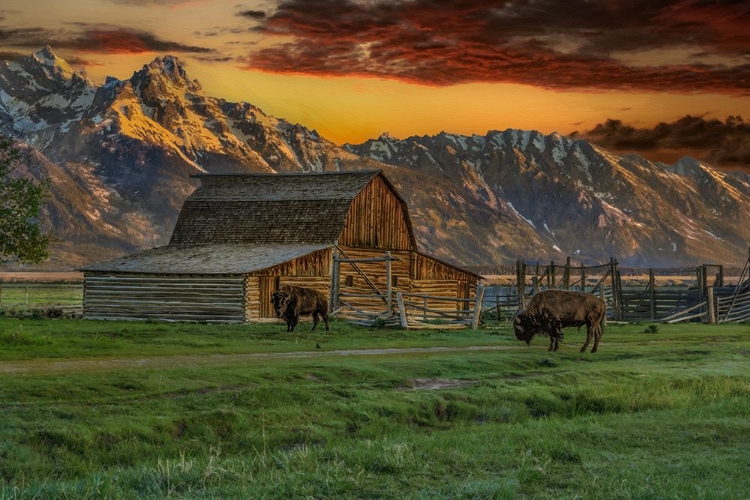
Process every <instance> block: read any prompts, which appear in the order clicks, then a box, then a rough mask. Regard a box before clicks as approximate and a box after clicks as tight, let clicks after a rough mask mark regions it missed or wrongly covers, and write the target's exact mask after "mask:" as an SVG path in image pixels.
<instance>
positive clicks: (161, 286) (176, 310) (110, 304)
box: [83, 273, 245, 323]
mask: <svg viewBox="0 0 750 500" xmlns="http://www.w3.org/2000/svg"><path fill="white" fill-rule="evenodd" d="M244 296H245V279H244V277H243V276H241V275H220V276H216V275H206V276H197V275H171V276H163V275H155V274H107V273H84V297H83V301H84V304H83V307H84V310H85V311H86V318H88V319H121V320H144V319H162V320H170V321H210V322H213V323H241V322H243V321H244V320H245V305H244V300H243V297H244Z"/></svg>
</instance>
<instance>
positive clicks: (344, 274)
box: [339, 247, 411, 312]
mask: <svg viewBox="0 0 750 500" xmlns="http://www.w3.org/2000/svg"><path fill="white" fill-rule="evenodd" d="M342 250H343V251H344V252H345V253H346V257H344V256H343V255H342V256H341V257H342V258H347V257H348V258H350V259H371V258H382V257H385V251H383V250H367V249H361V248H349V247H342ZM390 254H391V257H394V258H397V259H399V260H394V261H392V262H391V280H392V282H393V285H392V291H393V293H394V295H395V293H396V292H399V291H400V292H408V291H409V287H410V286H411V285H410V284H411V257H410V252H408V251H391V252H390ZM357 267H358V268H359V269H360V270H361V271H362V272H363V273H364V274H366V275H367V277H368V278H369V279H370V281H372V282H373V283H374V284H375V286H376V287H377V288H378V290H380V292H381V293H383V294H385V293H386V291H387V290H388V283H387V281H386V265H385V262H366V263H358V264H357ZM339 291H340V292H342V293H352V294H359V295H373V294H375V293H376V292H375V291H374V290H373V289H372V288H371V287H370V286H369V285H368V284H367V282H366V280H365V278H364V277H362V275H361V274H360V273H358V272H357V270H356V269H355V268H354V266H353V265H352V264H350V263H346V262H342V263H341V266H340V270H339ZM341 300H343V301H345V302H347V303H349V304H351V305H352V306H354V307H356V308H358V309H361V310H363V311H382V312H385V311H386V304H385V302H384V301H383V300H381V299H378V298H376V297H345V296H344V297H342V298H341Z"/></svg>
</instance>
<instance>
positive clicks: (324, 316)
mask: <svg viewBox="0 0 750 500" xmlns="http://www.w3.org/2000/svg"><path fill="white" fill-rule="evenodd" d="M326 309H327V308H326ZM326 309H323V311H321V313H320V315H321V316H323V321H325V323H326V331H328V311H327V310H326Z"/></svg>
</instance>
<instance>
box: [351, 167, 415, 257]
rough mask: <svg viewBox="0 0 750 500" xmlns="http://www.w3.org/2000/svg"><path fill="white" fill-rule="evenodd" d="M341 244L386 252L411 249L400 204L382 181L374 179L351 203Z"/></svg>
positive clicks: (377, 178) (378, 178)
mask: <svg viewBox="0 0 750 500" xmlns="http://www.w3.org/2000/svg"><path fill="white" fill-rule="evenodd" d="M339 244H340V245H342V246H346V247H358V248H378V249H385V250H409V249H410V248H411V239H410V235H409V228H408V225H407V223H406V215H405V213H404V210H403V208H402V206H401V202H400V201H399V199H398V198H397V197H396V195H395V193H394V192H393V191H392V190H391V188H390V187H389V186H388V185H387V184H386V183H385V181H383V179H381V178H380V177H376V178H374V179H373V180H372V182H370V183H369V184H368V185H367V186H366V187H365V188H364V189H362V191H360V192H359V194H357V196H356V197H355V198H354V200H353V201H352V203H351V207H350V209H349V214H348V215H347V216H346V221H345V222H344V230H343V231H342V232H341V235H340V236H339Z"/></svg>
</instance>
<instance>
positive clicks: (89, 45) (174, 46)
mask: <svg viewBox="0 0 750 500" xmlns="http://www.w3.org/2000/svg"><path fill="white" fill-rule="evenodd" d="M56 45H57V46H60V47H67V48H71V49H77V50H80V51H83V52H97V53H104V54H137V53H142V52H195V53H205V52H213V49H209V48H206V47H198V46H193V45H185V44H182V43H179V42H172V41H168V40H162V39H160V38H158V37H157V36H155V35H154V34H153V33H149V32H147V31H141V30H134V29H129V28H113V29H95V28H88V29H86V30H85V31H84V32H83V33H82V34H81V35H80V36H78V37H76V38H73V39H71V40H68V41H63V42H62V43H60V44H56Z"/></svg>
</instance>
